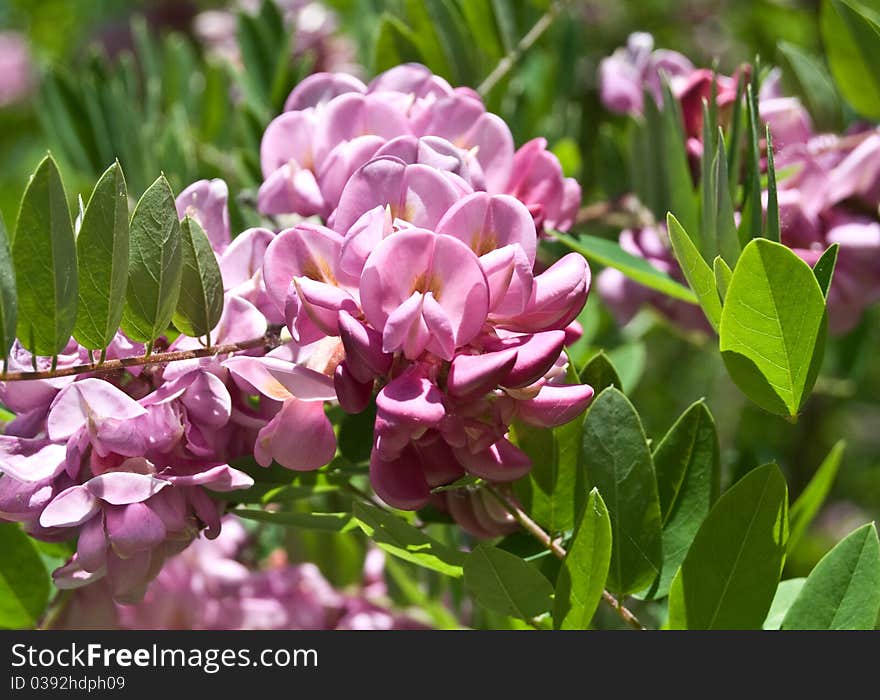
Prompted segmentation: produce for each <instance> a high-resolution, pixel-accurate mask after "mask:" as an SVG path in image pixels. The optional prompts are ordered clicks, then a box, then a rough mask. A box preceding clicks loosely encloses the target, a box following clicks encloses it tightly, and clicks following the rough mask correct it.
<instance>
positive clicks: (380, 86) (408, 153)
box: [259, 64, 581, 233]
mask: <svg viewBox="0 0 880 700" xmlns="http://www.w3.org/2000/svg"><path fill="white" fill-rule="evenodd" d="M381 156H392V157H394V158H398V159H400V160H402V161H403V162H405V163H407V164H421V165H426V166H429V167H431V168H434V169H436V170H443V171H445V172H448V173H449V174H450V175H449V176H447V178H446V179H447V181H448V185H447V186H446V187H445V188H444V192H443V193H442V195H443V196H447V197H448V196H449V192H450V190H451V191H452V192H454V193H455V194H456V195H463V194H468V193H471V192H487V193H489V194H510V195H513V196H514V197H516V198H518V199H519V200H520V201H522V202H523V203H524V204H525V205H526V206H527V207H528V209H529V211H530V212H531V213H532V215H533V217H534V219H535V222H536V224H537V226H538V229H539V230H543V229H544V228H547V229H554V228H555V229H560V230H566V229H567V228H568V227H570V226H571V224H572V222H573V220H574V216H575V214H576V213H577V208H578V206H579V204H580V197H581V193H580V187H579V185H578V184H577V182H576V181H575V180H573V179H572V178H566V177H564V176H563V173H562V167H561V166H560V164H559V161H558V160H557V158H556V157H555V156H554V155H553V154H552V153H550V152H549V151H547V143H546V141H545V140H544V139H541V138H537V139H533V140H532V141H529V142H528V143H526V144H525V145H523V146H522V147H521V148H520V149H519V150H514V143H513V136H512V135H511V133H510V129H509V128H508V126H507V124H505V123H504V121H503V120H502V119H501V118H500V117H498V116H496V115H494V114H491V113H489V112H487V111H486V108H485V106H484V105H483V102H482V100H481V99H480V97H479V95H477V94H476V93H475V92H474V91H473V90H471V89H470V88H454V89H453V88H452V87H451V86H450V85H449V83H447V82H446V81H445V80H444V79H443V78H440V77H438V76H436V75H433V74H432V73H431V72H430V71H429V70H428V69H427V68H425V67H424V66H420V65H417V64H406V65H402V66H398V67H396V68H392V69H391V70H389V71H386V72H385V73H382V74H381V75H379V76H377V77H376V78H375V79H373V80H372V81H371V82H370V84H369V85H364V84H363V83H362V82H361V81H360V80H358V79H357V78H355V77H353V76H351V75H347V74H344V73H337V74H329V73H316V74H314V75H311V76H309V77H308V78H306V79H305V80H304V81H303V82H302V83H300V84H299V85H298V86H297V87H296V89H295V90H294V91H293V92H292V93H291V94H290V96H289V97H288V99H287V102H286V104H285V107H284V113H283V114H281V115H280V116H279V117H277V118H276V119H275V120H274V121H272V123H271V124H269V127H268V128H267V129H266V133H265V134H264V136H263V142H262V145H261V153H260V160H261V163H262V167H263V177H264V179H265V181H264V183H263V185H262V187H260V192H259V207H260V210H261V211H262V212H263V213H266V214H275V215H278V214H298V215H300V216H311V215H313V214H317V215H318V216H320V217H322V218H324V219H325V221H326V223H328V225H331V226H333V227H334V228H337V229H338V230H341V231H342V232H343V233H344V232H345V230H346V227H347V226H350V225H351V224H352V223H354V222H353V221H351V220H348V219H346V220H344V221H342V222H334V221H333V220H332V219H331V218H330V217H331V215H332V214H333V213H334V211H335V210H336V208H337V206H339V204H340V198H341V197H342V193H343V189H344V188H345V186H346V183H347V182H348V181H349V179H350V178H351V176H352V175H353V174H354V173H355V171H357V170H358V168H360V167H361V166H363V165H364V164H366V163H367V162H368V161H369V160H371V159H373V158H377V157H381ZM437 206H439V205H437ZM396 215H397V214H396V213H395V216H396Z"/></svg>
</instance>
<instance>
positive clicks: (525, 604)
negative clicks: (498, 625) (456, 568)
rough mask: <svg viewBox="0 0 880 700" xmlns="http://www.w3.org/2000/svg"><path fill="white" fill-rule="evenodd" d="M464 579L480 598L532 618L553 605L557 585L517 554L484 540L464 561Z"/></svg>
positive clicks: (504, 610) (500, 609)
mask: <svg viewBox="0 0 880 700" xmlns="http://www.w3.org/2000/svg"><path fill="white" fill-rule="evenodd" d="M464 583H465V585H466V586H467V587H468V588H469V589H470V590H471V591H473V593H474V595H475V596H476V598H477V601H478V602H479V603H480V604H481V605H483V606H485V607H486V608H488V609H489V610H493V611H495V612H498V613H501V614H502V615H513V616H515V617H519V618H521V619H523V620H528V619H531V618H533V617H535V616H536V615H540V614H541V613H544V612H546V611H548V610H549V609H550V605H551V596H552V595H553V586H551V585H550V582H549V581H548V580H547V579H546V578H545V577H544V575H543V574H542V573H541V572H540V571H538V570H537V569H536V568H535V567H534V566H532V565H531V564H528V563H526V562H524V561H523V560H522V559H520V558H519V557H518V556H516V555H515V554H511V553H510V552H505V551H504V550H502V549H498V548H497V547H491V546H489V545H487V544H480V545H477V547H475V548H474V550H473V551H472V552H471V553H470V554H469V555H468V557H467V559H466V560H465V562H464Z"/></svg>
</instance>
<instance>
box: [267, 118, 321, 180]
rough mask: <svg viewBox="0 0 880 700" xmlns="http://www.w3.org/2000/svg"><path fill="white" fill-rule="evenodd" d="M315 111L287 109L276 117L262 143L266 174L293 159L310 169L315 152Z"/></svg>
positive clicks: (270, 123)
mask: <svg viewBox="0 0 880 700" xmlns="http://www.w3.org/2000/svg"><path fill="white" fill-rule="evenodd" d="M314 129H315V115H314V113H312V112H284V113H283V114H281V115H279V116H277V117H275V119H273V120H272V121H271V122H269V126H267V127H266V131H265V132H263V140H262V142H261V143H260V164H261V165H262V168H263V177H264V178H266V179H268V178H269V176H270V175H271V174H272V173H274V172H275V171H276V170H278V169H279V168H280V167H282V166H283V165H286V164H287V163H289V162H290V161H293V162H294V163H296V165H297V166H298V168H297V169H301V168H305V169H311V168H312V164H313V163H314V162H315V158H314V155H313V153H312V143H313V141H314V138H315V137H314Z"/></svg>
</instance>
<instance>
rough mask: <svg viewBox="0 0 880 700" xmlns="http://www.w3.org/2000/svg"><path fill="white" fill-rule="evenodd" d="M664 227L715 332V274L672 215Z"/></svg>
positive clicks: (717, 310)
mask: <svg viewBox="0 0 880 700" xmlns="http://www.w3.org/2000/svg"><path fill="white" fill-rule="evenodd" d="M666 227H667V229H668V230H669V240H670V241H671V242H672V250H673V251H674V252H675V258H676V260H678V264H679V265H681V270H682V272H684V276H685V279H687V281H688V284H689V285H690V286H691V289H693V290H694V294H696V296H697V299H699V302H700V306H701V307H702V309H703V313H704V314H706V318H707V319H708V320H709V323H711V324H712V327H713V328H715V329H716V330H717V329H718V324H719V322H720V321H721V301H720V300H719V299H718V292H717V291H716V289H715V273H714V272H713V271H712V268H711V267H709V264H708V263H707V262H706V261H705V260H704V259H703V256H702V255H701V254H700V251H699V250H698V249H697V246H695V245H694V242H693V241H692V240H691V238H690V236H688V234H687V231H685V230H684V228H682V226H681V224H680V223H678V219H676V218H675V217H674V216H673V215H672V214H669V215H667V217H666Z"/></svg>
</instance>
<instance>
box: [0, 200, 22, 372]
mask: <svg viewBox="0 0 880 700" xmlns="http://www.w3.org/2000/svg"><path fill="white" fill-rule="evenodd" d="M16 323H18V293H17V292H16V289H15V266H14V265H13V262H12V251H11V250H10V249H9V237H8V236H7V234H6V224H5V223H3V216H2V215H0V352H2V354H3V363H4V364H3V366H4V368H5V367H6V357H7V355H9V349H10V348H11V347H12V344H13V343H14V342H15V326H16Z"/></svg>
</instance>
